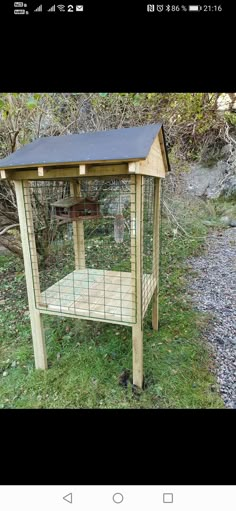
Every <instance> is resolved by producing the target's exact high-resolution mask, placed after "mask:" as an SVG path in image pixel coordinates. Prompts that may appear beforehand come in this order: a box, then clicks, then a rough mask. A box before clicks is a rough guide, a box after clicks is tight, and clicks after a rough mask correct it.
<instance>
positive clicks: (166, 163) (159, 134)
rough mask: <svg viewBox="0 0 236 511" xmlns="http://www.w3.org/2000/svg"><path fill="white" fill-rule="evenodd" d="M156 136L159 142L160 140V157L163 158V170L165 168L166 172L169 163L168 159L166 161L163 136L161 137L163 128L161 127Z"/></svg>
mask: <svg viewBox="0 0 236 511" xmlns="http://www.w3.org/2000/svg"><path fill="white" fill-rule="evenodd" d="M158 138H159V142H160V148H161V152H162V157H163V160H164V165H165V170H166V173H167V172H169V165H168V161H167V155H166V148H165V143H164V137H163V130H162V129H161V130H160V131H159V133H158Z"/></svg>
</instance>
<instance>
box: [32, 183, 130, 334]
mask: <svg viewBox="0 0 236 511" xmlns="http://www.w3.org/2000/svg"><path fill="white" fill-rule="evenodd" d="M132 178H133V176H132ZM23 189H24V201H25V209H26V219H27V229H28V239H29V244H30V251H31V262H32V269H33V280H34V292H35V301H36V305H37V307H38V308H40V309H41V310H45V311H51V312H55V313H61V314H62V315H63V314H71V315H73V316H80V317H84V318H87V319H89V318H91V319H98V320H99V319H101V320H105V321H106V320H107V321H111V322H121V323H126V324H130V323H131V324H133V323H135V322H136V279H135V237H134V236H133V228H132V225H131V223H132V222H131V217H132V211H134V210H135V186H133V185H131V178H130V177H127V176H124V177H122V176H119V177H118V178H93V179H92V178H86V177H85V178H81V179H74V180H70V181H43V180H42V181H32V182H27V181H25V182H24V185H23ZM131 269H132V271H131Z"/></svg>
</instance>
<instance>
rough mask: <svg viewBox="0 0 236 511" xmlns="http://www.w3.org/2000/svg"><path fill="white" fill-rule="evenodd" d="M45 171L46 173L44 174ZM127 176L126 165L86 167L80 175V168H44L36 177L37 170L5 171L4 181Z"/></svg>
mask: <svg viewBox="0 0 236 511" xmlns="http://www.w3.org/2000/svg"><path fill="white" fill-rule="evenodd" d="M45 171H47V172H46V173H45ZM126 174H128V165H127V164H121V165H86V173H85V174H82V175H81V174H80V167H79V166H78V167H67V168H54V169H50V168H48V167H47V169H45V167H44V176H39V175H38V170H26V169H24V170H15V171H13V170H8V171H6V179H8V180H10V181H17V180H24V179H26V180H29V181H36V180H43V179H45V178H46V179H65V178H68V179H69V178H71V177H88V176H90V175H91V176H92V177H102V176H104V177H105V176H107V177H109V176H116V175H126Z"/></svg>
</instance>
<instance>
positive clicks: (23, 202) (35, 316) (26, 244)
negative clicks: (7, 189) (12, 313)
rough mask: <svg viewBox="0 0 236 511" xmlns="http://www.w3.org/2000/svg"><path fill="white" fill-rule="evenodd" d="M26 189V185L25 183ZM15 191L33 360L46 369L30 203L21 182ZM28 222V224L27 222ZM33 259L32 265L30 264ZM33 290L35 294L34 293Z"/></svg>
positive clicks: (16, 185) (16, 184)
mask: <svg viewBox="0 0 236 511" xmlns="http://www.w3.org/2000/svg"><path fill="white" fill-rule="evenodd" d="M25 186H26V188H27V186H28V183H27V182H26V183H25ZM15 190H16V198H17V206H18V214H19V222H20V232H21V242H22V250H23V257H24V265H25V278H26V285H27V293H28V302H29V311H30V321H31V330H32V338H33V347H34V358H35V366H36V369H47V355H46V347H45V338H44V330H43V324H42V318H41V315H40V312H39V310H37V308H36V303H35V298H37V294H38V292H39V288H38V273H37V264H36V261H37V253H36V250H35V239H34V226H33V216H32V211H31V202H30V200H28V190H27V194H26V198H25V199H24V193H23V182H22V181H15ZM27 220H28V222H27ZM32 257H33V263H32ZM34 290H35V292H34Z"/></svg>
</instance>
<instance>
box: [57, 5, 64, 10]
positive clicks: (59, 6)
mask: <svg viewBox="0 0 236 511" xmlns="http://www.w3.org/2000/svg"><path fill="white" fill-rule="evenodd" d="M57 8H58V9H59V11H60V12H64V11H65V6H64V5H57Z"/></svg>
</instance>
